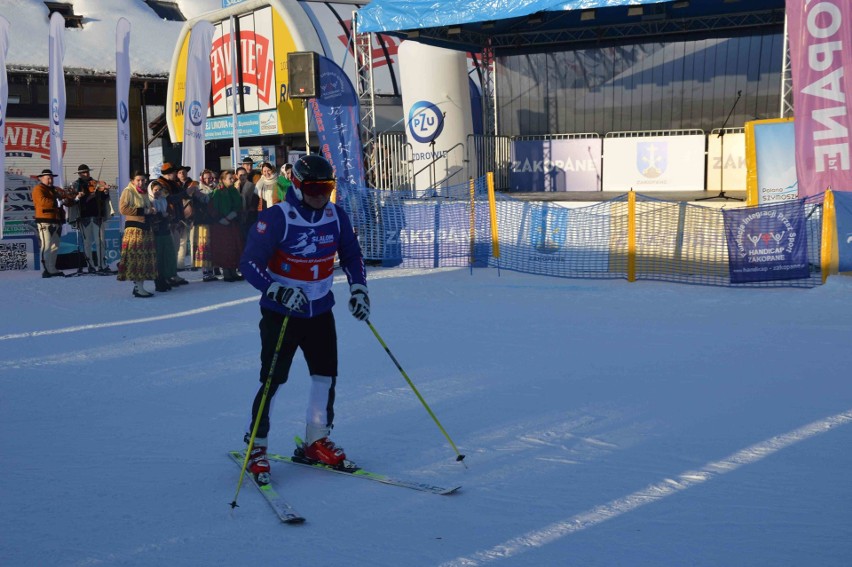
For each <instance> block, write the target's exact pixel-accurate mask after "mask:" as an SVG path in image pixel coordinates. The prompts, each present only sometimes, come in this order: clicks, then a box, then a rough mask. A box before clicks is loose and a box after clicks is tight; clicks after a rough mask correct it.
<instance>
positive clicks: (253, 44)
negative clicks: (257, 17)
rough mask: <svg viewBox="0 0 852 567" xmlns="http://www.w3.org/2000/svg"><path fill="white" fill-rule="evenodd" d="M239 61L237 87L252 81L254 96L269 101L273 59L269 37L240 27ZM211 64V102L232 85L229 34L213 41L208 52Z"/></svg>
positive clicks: (219, 97)
mask: <svg viewBox="0 0 852 567" xmlns="http://www.w3.org/2000/svg"><path fill="white" fill-rule="evenodd" d="M239 53H240V64H241V65H242V77H241V78H242V80H238V81H237V83H238V86H237V88H244V87H245V85H254V86H255V88H256V89H257V98H258V99H260V100H261V101H263V102H264V103H265V104H269V102H270V99H271V97H272V94H273V92H274V89H273V82H274V79H275V62H274V61H273V56H274V54H273V53H272V40H271V39H270V38H268V37H266V36H263V35H260V34H257V33H255V32H254V31H251V30H248V31H240V45H239ZM210 67H211V70H212V77H213V103H214V104H215V103H217V102H219V101H220V100H222V98H223V97H224V96H225V95H226V89H228V88H230V86H231V68H232V65H231V34H228V35H223V36H222V37H220V38H218V39H216V41H214V42H213V48H212V50H211V52H210Z"/></svg>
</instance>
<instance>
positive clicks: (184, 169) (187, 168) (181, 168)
mask: <svg viewBox="0 0 852 567" xmlns="http://www.w3.org/2000/svg"><path fill="white" fill-rule="evenodd" d="M190 169H192V168H191V167H189V166H188V165H181V166H178V168H177V171H186V172H188V171H189V170H190Z"/></svg>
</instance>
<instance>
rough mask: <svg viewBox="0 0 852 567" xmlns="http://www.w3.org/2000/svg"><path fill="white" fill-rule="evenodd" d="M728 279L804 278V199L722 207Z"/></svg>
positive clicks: (807, 274)
mask: <svg viewBox="0 0 852 567" xmlns="http://www.w3.org/2000/svg"><path fill="white" fill-rule="evenodd" d="M722 218H723V219H724V222H725V237H726V239H727V242H728V262H729V264H730V277H731V283H732V284H737V283H748V282H761V281H772V280H793V279H800V278H808V277H809V276H810V272H809V269H808V235H807V231H806V230H805V220H806V219H805V203H804V201H803V200H796V201H787V202H785V203H781V204H777V205H763V206H759V207H748V208H743V209H733V210H727V209H723V210H722Z"/></svg>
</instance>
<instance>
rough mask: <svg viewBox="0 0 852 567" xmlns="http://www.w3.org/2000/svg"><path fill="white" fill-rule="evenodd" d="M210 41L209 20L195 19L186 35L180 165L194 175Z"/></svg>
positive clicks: (200, 167) (200, 155)
mask: <svg viewBox="0 0 852 567" xmlns="http://www.w3.org/2000/svg"><path fill="white" fill-rule="evenodd" d="M212 43H213V24H211V23H210V22H208V21H207V20H199V21H198V22H196V24H195V25H194V26H192V32H191V35H190V36H189V56H188V57H187V61H186V98H185V99H184V107H183V108H184V121H183V154H182V155H181V161H182V162H183V165H186V166H189V167H190V168H191V169H190V175H191V176H194V177H198V176H200V175H201V172H202V171H204V134H205V129H206V123H207V109H208V107H209V101H210V47H211V45H212Z"/></svg>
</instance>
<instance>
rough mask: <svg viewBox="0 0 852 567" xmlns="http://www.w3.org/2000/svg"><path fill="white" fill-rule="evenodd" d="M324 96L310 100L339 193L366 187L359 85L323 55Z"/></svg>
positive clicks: (321, 67)
mask: <svg viewBox="0 0 852 567" xmlns="http://www.w3.org/2000/svg"><path fill="white" fill-rule="evenodd" d="M319 80H320V96H319V98H312V99H311V100H310V105H311V111H312V114H313V118H314V122H315V123H316V128H317V136H318V138H319V143H320V152H321V153H322V155H323V156H325V158H326V159H327V160H328V161H330V162H331V165H332V166H334V174H335V176H336V177H337V182H338V192H339V193H345V192H346V190H347V189H351V188H354V187H364V159H363V156H362V155H361V151H362V150H361V140H360V137H359V136H358V123H359V121H360V120H361V111H360V107H359V105H358V96H357V95H356V94H355V88H354V87H353V86H352V82H351V81H350V80H349V77H347V76H346V73H345V72H344V71H343V69H341V68H340V67H339V66H338V65H337V64H336V63H335V62H334V61H332V60H331V59H329V58H327V57H323V56H322V55H320V57H319Z"/></svg>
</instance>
